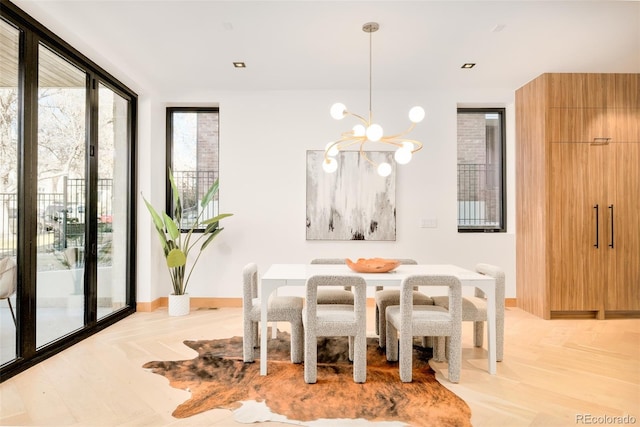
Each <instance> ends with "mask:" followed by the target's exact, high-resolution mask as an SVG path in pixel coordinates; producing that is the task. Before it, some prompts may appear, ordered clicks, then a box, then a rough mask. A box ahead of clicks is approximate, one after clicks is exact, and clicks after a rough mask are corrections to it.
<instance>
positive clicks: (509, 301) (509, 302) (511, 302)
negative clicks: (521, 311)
mask: <svg viewBox="0 0 640 427" xmlns="http://www.w3.org/2000/svg"><path fill="white" fill-rule="evenodd" d="M504 306H505V307H517V306H518V300H517V299H515V298H505V299H504Z"/></svg>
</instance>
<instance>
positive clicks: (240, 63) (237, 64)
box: [233, 62, 247, 68]
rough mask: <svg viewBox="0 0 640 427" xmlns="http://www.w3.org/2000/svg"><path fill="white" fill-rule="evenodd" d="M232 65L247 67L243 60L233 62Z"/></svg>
mask: <svg viewBox="0 0 640 427" xmlns="http://www.w3.org/2000/svg"><path fill="white" fill-rule="evenodd" d="M233 66H234V67H236V68H247V65H246V64H245V63H244V62H234V63H233Z"/></svg>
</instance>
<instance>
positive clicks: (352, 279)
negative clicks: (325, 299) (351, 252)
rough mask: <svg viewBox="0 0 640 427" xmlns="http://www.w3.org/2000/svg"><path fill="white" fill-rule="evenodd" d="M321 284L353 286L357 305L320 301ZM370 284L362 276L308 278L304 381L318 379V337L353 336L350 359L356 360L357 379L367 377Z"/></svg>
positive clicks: (304, 314) (363, 379) (354, 371)
mask: <svg viewBox="0 0 640 427" xmlns="http://www.w3.org/2000/svg"><path fill="white" fill-rule="evenodd" d="M319 286H342V287H345V286H350V287H352V288H353V289H354V304H318V287H319ZM366 287H367V283H366V282H365V280H364V279H363V278H361V277H358V276H325V275H316V276H311V277H310V278H309V279H307V283H306V295H307V300H306V302H307V304H306V306H305V308H304V310H303V312H302V320H303V324H304V381H305V382H306V383H307V384H313V383H315V382H316V381H317V378H318V337H327V336H329V337H333V336H347V337H349V360H353V381H354V382H356V383H364V382H365V381H366V379H367V328H366V304H367V295H366V294H367V289H366Z"/></svg>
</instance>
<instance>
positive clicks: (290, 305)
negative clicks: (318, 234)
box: [242, 263, 304, 363]
mask: <svg viewBox="0 0 640 427" xmlns="http://www.w3.org/2000/svg"><path fill="white" fill-rule="evenodd" d="M242 279H243V280H242V282H243V298H242V317H243V326H244V332H243V346H242V356H243V359H244V361H245V362H253V361H254V354H253V349H254V348H256V347H257V346H258V343H259V341H258V324H259V322H260V313H261V307H260V303H261V301H260V298H258V266H257V265H256V264H255V263H249V264H247V265H246V266H245V267H244V268H243V270H242ZM303 305H304V298H302V297H293V296H272V297H271V299H270V300H269V308H268V311H267V320H268V321H269V322H289V323H291V361H292V362H293V363H302V358H303V349H304V331H303V327H302V307H303Z"/></svg>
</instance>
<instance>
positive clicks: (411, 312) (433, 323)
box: [386, 275, 462, 383]
mask: <svg viewBox="0 0 640 427" xmlns="http://www.w3.org/2000/svg"><path fill="white" fill-rule="evenodd" d="M415 286H446V287H448V294H449V295H448V298H449V309H448V310H447V309H445V308H444V307H440V306H436V305H414V304H413V295H414V290H413V289H414V287H415ZM461 288H462V287H461V284H460V280H458V279H457V278H456V277H454V276H423V275H412V276H408V277H406V278H405V279H404V280H403V281H402V288H401V290H400V305H399V306H398V305H394V306H390V307H387V310H386V315H387V316H386V317H387V350H386V352H387V360H389V361H397V360H398V335H399V336H400V348H399V352H400V357H399V358H400V380H401V381H402V382H411V380H412V370H413V337H425V336H431V337H448V340H449V381H451V382H452V383H457V382H458V381H460V367H461V358H462V342H461V332H462V308H461V305H462V301H461V298H462V295H461V293H462V289H461ZM438 344H439V342H438ZM434 351H436V349H434Z"/></svg>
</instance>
